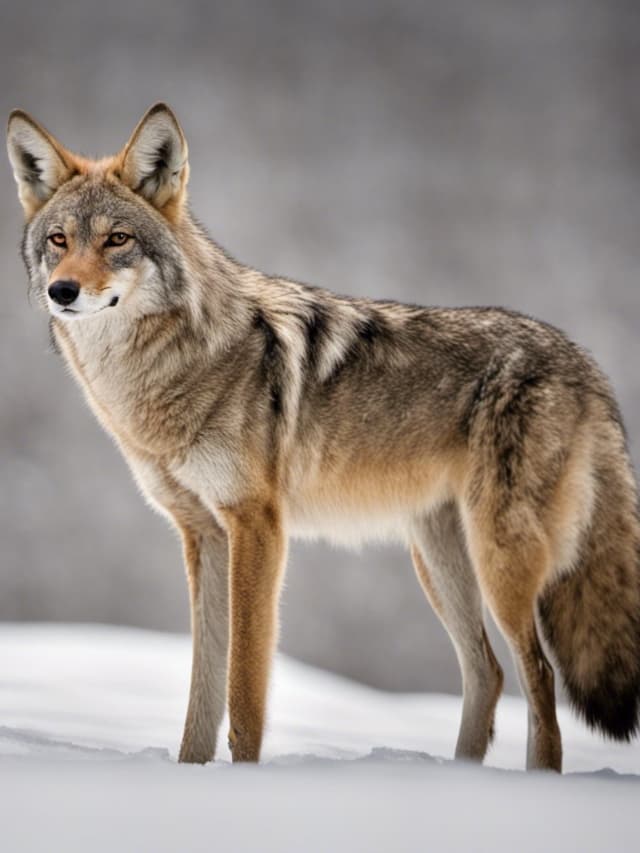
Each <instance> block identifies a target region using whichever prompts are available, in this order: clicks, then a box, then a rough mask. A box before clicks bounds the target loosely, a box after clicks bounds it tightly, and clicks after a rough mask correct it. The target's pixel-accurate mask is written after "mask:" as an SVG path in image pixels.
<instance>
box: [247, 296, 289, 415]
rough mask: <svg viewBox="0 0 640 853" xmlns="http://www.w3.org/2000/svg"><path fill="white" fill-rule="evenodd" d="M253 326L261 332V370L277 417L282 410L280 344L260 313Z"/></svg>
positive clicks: (260, 312)
mask: <svg viewBox="0 0 640 853" xmlns="http://www.w3.org/2000/svg"><path fill="white" fill-rule="evenodd" d="M254 326H255V327H256V329H258V330H259V331H260V332H261V334H262V337H263V340H264V352H263V355H262V362H261V368H262V373H263V377H264V380H265V382H266V384H267V386H268V389H269V402H270V404H271V411H272V412H273V414H274V415H276V416H278V415H281V414H282V410H283V401H282V396H283V395H282V381H283V377H282V344H281V343H280V339H279V338H278V336H277V335H276V333H275V331H274V329H273V326H271V325H270V324H269V322H268V321H267V319H266V318H265V316H264V314H263V313H262V311H258V312H257V313H256V316H255V320H254Z"/></svg>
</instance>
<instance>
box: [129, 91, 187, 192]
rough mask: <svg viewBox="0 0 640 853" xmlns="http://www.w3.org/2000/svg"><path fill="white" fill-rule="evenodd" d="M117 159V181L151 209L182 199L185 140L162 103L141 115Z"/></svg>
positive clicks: (175, 120)
mask: <svg viewBox="0 0 640 853" xmlns="http://www.w3.org/2000/svg"><path fill="white" fill-rule="evenodd" d="M120 156H121V164H122V165H121V170H120V171H121V178H122V181H123V182H124V183H125V184H127V186H128V187H130V189H132V190H133V191H134V192H136V193H140V195H142V196H144V198H146V199H147V200H148V201H150V202H151V204H152V205H153V206H154V207H157V208H158V209H161V208H166V206H167V205H168V204H169V202H174V204H178V205H179V204H180V203H181V202H182V201H183V200H184V195H185V189H186V185H187V180H188V177H189V163H188V149H187V141H186V139H185V137H184V133H183V132H182V128H181V127H180V125H179V124H178V120H177V118H176V117H175V116H174V114H173V113H172V112H171V110H170V109H169V107H168V106H167V105H166V104H156V105H155V106H153V107H151V109H150V110H149V111H148V112H147V113H146V114H145V115H144V117H143V118H142V119H141V120H140V122H139V124H138V126H137V127H136V129H135V130H134V131H133V135H132V136H131V139H130V140H129V142H127V144H126V146H125V148H124V151H123V152H122V154H121V155H120Z"/></svg>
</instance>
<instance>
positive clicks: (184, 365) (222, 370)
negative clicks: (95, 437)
mask: <svg viewBox="0 0 640 853" xmlns="http://www.w3.org/2000/svg"><path fill="white" fill-rule="evenodd" d="M194 232H195V229H194ZM194 232H192V233H191V235H189V236H190V238H191V239H192V240H193V241H194V244H195V245H193V246H191V247H190V257H189V262H188V263H186V262H185V269H184V270H183V273H182V277H181V282H180V285H181V289H180V290H179V291H178V292H176V294H175V298H174V300H173V302H172V304H170V305H169V306H167V308H166V310H164V311H155V312H152V313H144V314H136V311H135V308H134V309H129V308H128V306H127V304H126V302H125V303H124V304H122V305H118V306H117V307H116V308H115V309H114V310H113V311H112V310H105V311H103V312H100V313H99V314H97V315H96V316H94V317H89V318H86V319H82V320H73V321H71V322H62V321H60V320H55V321H54V334H55V337H56V340H57V342H58V344H59V346H60V349H61V351H62V353H63V355H64V357H65V359H66V361H67V363H68V364H69V366H70V368H71V370H72V372H73V374H74V375H75V377H76V379H77V380H78V382H79V383H80V385H81V386H82V388H83V390H84V392H85V395H86V398H87V400H88V402H89V404H90V406H91V408H92V409H93V410H94V413H95V414H96V415H97V417H98V419H99V420H100V421H101V422H102V423H103V425H104V426H105V427H106V428H107V429H108V431H109V432H111V433H113V434H115V435H116V437H118V438H119V439H120V440H121V441H122V442H123V443H126V444H127V445H129V446H134V447H138V448H139V449H142V450H144V451H145V452H150V453H153V454H154V455H164V454H175V452H176V450H179V448H181V447H185V446H187V445H188V444H189V443H190V442H191V441H192V440H193V437H194V435H196V434H197V431H198V429H199V428H200V426H201V423H200V420H199V418H200V417H201V418H204V417H205V415H206V414H207V409H208V408H209V407H210V406H211V404H212V403H215V399H212V392H211V389H212V387H213V388H215V387H218V388H219V389H220V394H219V396H220V402H222V398H223V397H224V392H225V389H226V387H227V384H228V381H229V375H228V373H229V363H230V359H232V357H233V355H234V354H235V353H236V352H237V351H239V350H240V349H241V348H242V341H243V339H244V338H245V337H246V335H247V333H248V330H250V329H251V324H252V319H253V317H254V316H255V312H256V308H255V306H254V305H253V302H252V300H251V298H250V296H249V293H248V291H249V287H248V286H247V283H246V273H244V272H243V269H242V267H241V266H240V265H239V264H237V263H235V262H234V261H233V260H232V259H230V258H227V257H226V256H225V255H224V253H222V251H220V250H218V249H217V247H216V246H214V245H212V244H209V243H208V241H206V240H205V238H204V237H201V236H200V235H199V234H197V233H194ZM205 397H206V399H207V409H205V408H203V409H202V411H201V410H200V409H199V400H200V399H201V398H202V399H204V398H205ZM214 397H215V395H214Z"/></svg>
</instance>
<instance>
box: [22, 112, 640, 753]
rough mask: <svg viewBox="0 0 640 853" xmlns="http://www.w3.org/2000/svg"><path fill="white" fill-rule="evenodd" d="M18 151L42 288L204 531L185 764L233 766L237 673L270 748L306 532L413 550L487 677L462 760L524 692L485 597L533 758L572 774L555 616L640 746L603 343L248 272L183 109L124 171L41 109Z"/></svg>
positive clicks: (150, 469) (635, 624)
mask: <svg viewBox="0 0 640 853" xmlns="http://www.w3.org/2000/svg"><path fill="white" fill-rule="evenodd" d="M9 154H10V158H11V162H12V164H13V168H14V172H15V175H16V180H17V182H18V187H19V194H20V198H21V201H22V204H23V206H24V209H25V212H26V215H27V225H26V230H25V238H24V242H23V255H24V259H25V262H26V265H27V268H28V270H29V274H30V280H31V286H32V289H33V291H34V293H35V294H36V296H37V298H38V300H39V302H40V303H41V304H42V305H43V306H45V307H46V308H47V309H48V310H49V312H50V314H51V315H52V324H53V331H54V335H55V337H56V340H57V343H58V345H59V347H60V349H61V351H62V353H63V354H64V356H65V358H66V360H67V362H68V364H69V365H70V367H71V369H72V371H73V372H74V374H75V376H76V378H77V379H78V381H79V382H80V384H81V385H82V387H83V389H84V391H85V394H86V397H87V400H88V402H89V404H90V405H91V407H92V408H93V410H94V412H95V413H96V415H97V417H98V418H99V419H100V421H101V422H102V423H103V425H104V426H105V427H106V429H108V430H109V431H110V432H111V434H112V435H113V436H114V437H115V439H116V440H117V442H118V443H119V445H120V447H121V449H122V451H123V453H124V454H125V456H126V458H127V460H128V462H129V464H130V466H131V468H132V471H133V473H134V475H135V477H136V479H137V480H138V482H139V484H140V486H141V488H142V490H143V491H144V493H145V494H146V496H147V497H148V499H149V500H150V501H151V502H152V503H153V504H154V505H155V506H157V507H158V508H159V509H160V510H161V511H162V512H164V513H165V514H166V515H168V516H169V518H171V520H172V521H173V522H174V524H175V525H176V526H177V528H178V529H179V531H180V533H181V536H182V541H183V545H184V554H185V561H186V564H187V569H188V575H189V579H190V590H191V603H192V617H193V628H194V666H193V676H192V688H191V698H190V704H189V712H188V716H187V724H186V728H185V736H184V740H183V746H182V752H181V756H182V757H183V758H184V759H185V760H208V759H210V758H211V757H212V755H213V753H214V750H215V740H216V732H217V726H218V724H219V721H220V718H221V715H222V711H223V707H224V695H225V681H226V685H227V689H228V696H229V711H230V718H231V732H230V741H231V743H232V747H233V754H234V759H240V760H243V759H256V758H257V757H258V754H259V749H260V742H261V736H262V728H263V721H264V708H265V695H266V686H267V676H268V667H269V660H270V654H271V651H272V648H273V644H274V642H275V626H276V618H275V613H276V606H277V600H278V591H279V588H280V583H281V578H282V571H283V567H284V562H285V554H286V543H287V538H288V536H289V535H291V534H297V535H304V536H326V537H328V538H330V539H333V540H335V541H340V542H347V543H353V542H359V541H361V540H362V539H367V538H369V539H370V538H381V537H395V538H397V539H399V540H400V541H402V542H404V543H406V544H407V545H408V546H409V547H410V549H411V553H412V557H413V561H414V565H415V567H416V570H417V573H418V577H419V580H420V582H421V584H422V586H423V588H424V590H425V593H426V594H427V596H428V597H429V599H430V601H431V603H432V604H433V606H434V608H435V609H436V611H437V613H438V614H439V616H440V618H441V619H442V621H443V623H444V624H445V626H446V627H447V629H448V631H449V633H450V634H451V636H452V639H453V641H454V644H455V647H456V651H457V653H458V656H459V659H460V664H461V667H462V670H463V674H464V684H465V707H464V712H463V722H462V726H461V731H460V737H459V740H458V746H457V751H456V754H457V755H459V756H462V757H467V758H482V757H483V755H484V753H485V751H486V749H487V745H488V743H489V740H490V737H491V733H492V727H493V716H494V709H495V703H496V701H497V698H498V695H499V692H500V687H501V682H502V675H501V670H500V667H499V666H498V664H497V661H496V660H495V657H494V655H493V652H492V651H491V647H490V645H489V641H488V639H487V636H486V633H485V632H484V628H483V621H482V602H483V601H485V602H486V603H487V604H488V606H489V607H490V608H491V611H492V613H493V615H494V617H495V618H496V620H497V622H498V624H499V626H500V627H501V629H502V631H503V632H504V634H505V636H506V637H507V639H508V641H509V643H510V645H511V648H512V650H513V652H514V655H515V657H516V660H517V661H518V666H519V673H520V677H521V680H522V682H523V685H524V687H525V690H526V693H527V697H528V700H529V703H530V707H531V714H530V732H529V754H528V764H529V765H530V766H534V767H550V768H556V769H559V767H560V762H561V750H560V735H559V730H558V726H557V722H556V718H555V704H554V688H553V673H552V670H551V669H550V667H549V665H548V663H547V661H546V657H545V655H544V652H543V650H542V648H541V646H540V643H539V640H538V633H537V625H536V616H537V614H538V613H539V615H540V619H541V622H542V626H543V628H544V631H545V635H546V637H547V640H548V642H549V644H550V646H551V647H552V650H553V652H554V654H555V657H556V660H557V663H558V664H559V666H560V669H561V671H562V673H563V676H564V680H565V683H566V686H567V688H568V691H569V695H570V697H571V699H572V701H573V702H574V704H575V705H576V707H577V708H578V710H579V711H580V712H581V713H582V714H583V715H584V716H585V718H586V719H587V721H588V722H589V723H591V724H593V725H595V726H597V727H599V728H601V729H602V730H603V731H604V732H605V733H607V734H609V735H612V736H614V737H619V738H628V737H630V736H631V735H632V734H633V733H634V732H635V731H636V729H637V725H638V704H639V693H640V580H639V578H640V572H639V570H638V553H639V547H640V524H639V521H638V513H637V497H636V485H635V480H634V476H633V473H632V469H631V465H630V461H629V457H628V452H627V448H626V443H625V435H624V429H623V426H622V421H621V417H620V414H619V411H618V408H617V405H616V402H615V399H614V396H613V394H612V392H611V390H610V388H609V385H608V382H607V380H606V378H605V377H604V376H603V374H602V373H601V371H600V370H599V368H598V367H597V365H596V364H595V363H594V361H593V360H592V359H591V357H590V356H589V355H587V354H586V353H585V352H584V351H583V350H581V349H580V348H579V347H578V346H577V345H576V344H574V343H572V342H571V341H570V340H568V338H567V337H566V336H565V335H564V334H563V333H562V332H560V331H559V330H557V329H555V328H553V327H552V326H549V325H547V324H545V323H541V322H539V321H537V320H533V319H531V318H529V317H526V316H524V315H522V314H518V313H516V312H513V311H507V310H504V309H500V308H455V309H454V308H451V309H447V308H433V307H432V308H422V307H418V306H412V305H402V304H399V303H396V302H391V301H386V302H385V301H374V300H368V299H354V298H347V297H340V296H337V295H335V294H333V293H331V292H330V291H327V290H321V289H316V288H312V287H308V286H306V285H303V284H299V283H297V282H294V281H290V280H288V279H283V278H278V277H275V276H267V275H264V274H262V273H260V272H258V271H255V270H252V269H250V268H248V267H246V266H244V265H242V264H240V263H239V262H237V261H236V260H234V259H233V258H232V257H230V256H229V255H227V254H226V253H225V252H224V251H223V250H222V249H221V248H219V247H218V246H217V245H216V244H215V243H214V242H213V241H211V240H210V239H209V237H208V236H207V235H206V233H205V232H204V230H203V229H202V228H201V226H199V225H198V224H197V223H196V222H195V220H193V218H192V217H191V215H190V213H189V210H188V207H187V204H186V184H187V178H188V157H187V146H186V140H185V138H184V134H183V132H182V130H181V128H180V126H179V125H178V123H177V120H176V119H175V117H174V116H173V114H172V113H171V111H170V110H169V109H168V108H167V107H165V106H164V105H157V106H156V107H154V108H152V109H151V110H150V111H149V113H148V114H147V115H146V116H145V117H144V118H143V119H142V121H141V122H140V123H139V125H138V127H137V128H136V129H135V131H134V133H133V136H132V137H131V139H130V140H129V142H128V143H127V145H126V146H125V148H124V149H123V150H122V152H120V154H118V155H117V156H115V157H113V158H108V159H105V160H101V161H97V162H94V161H89V160H86V159H84V158H81V157H78V156H77V155H75V154H72V153H71V152H69V151H68V150H67V149H66V148H64V147H63V146H62V145H61V144H60V143H58V142H57V141H56V140H55V139H54V138H53V137H52V136H51V135H50V134H48V133H47V132H46V131H45V130H44V129H43V128H41V127H40V126H39V125H37V124H36V123H35V122H34V121H33V120H32V119H31V118H30V117H29V116H27V115H26V114H25V113H22V112H16V113H14V114H12V117H11V119H10V124H9ZM229 644H230V653H229V670H228V673H227V666H226V661H227V646H228V645H229ZM227 675H228V677H227Z"/></svg>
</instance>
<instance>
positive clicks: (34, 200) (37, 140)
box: [7, 110, 73, 219]
mask: <svg viewBox="0 0 640 853" xmlns="http://www.w3.org/2000/svg"><path fill="white" fill-rule="evenodd" d="M7 150H8V152H9V160H10V161H11V165H12V167H13V174H14V177H15V179H16V183H17V184H18V197H19V198H20V201H21V203H22V206H23V208H24V212H25V213H26V215H27V218H28V219H30V218H31V217H32V216H33V215H34V214H35V213H36V211H37V210H38V209H39V208H40V207H42V205H43V204H44V203H45V202H46V201H47V200H48V199H50V198H51V196H52V195H53V194H54V192H55V191H56V190H57V189H58V187H59V186H60V185H61V184H63V183H64V182H65V181H67V180H68V179H69V178H70V177H71V175H72V174H73V167H72V165H71V163H70V155H69V152H68V151H66V149H65V148H64V147H63V146H62V145H61V144H60V143H59V142H58V141H57V140H56V139H54V138H53V136H51V134H50V133H48V132H47V131H46V130H45V129H44V128H43V127H40V125H39V124H38V123H37V122H35V121H34V120H33V119H32V118H31V116H29V115H27V113H24V112H22V110H14V111H13V112H12V113H11V115H10V116H9V125H8V128H7Z"/></svg>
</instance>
